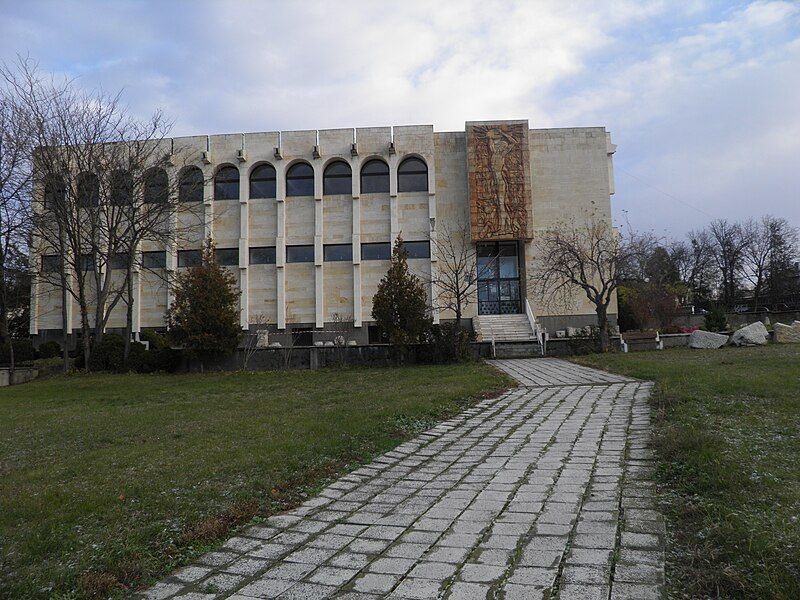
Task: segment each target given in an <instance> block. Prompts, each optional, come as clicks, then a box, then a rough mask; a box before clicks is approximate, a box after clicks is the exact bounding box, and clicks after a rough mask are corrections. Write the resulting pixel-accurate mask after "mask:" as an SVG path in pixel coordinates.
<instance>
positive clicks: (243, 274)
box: [239, 166, 250, 330]
mask: <svg viewBox="0 0 800 600" xmlns="http://www.w3.org/2000/svg"><path fill="white" fill-rule="evenodd" d="M249 201H250V178H249V175H248V169H247V168H245V167H244V166H242V168H241V169H239V289H240V291H241V296H240V299H239V302H240V307H241V309H240V312H239V324H240V325H241V328H242V329H244V330H247V329H249V328H250V300H249V296H248V290H249V287H250V280H249V275H248V268H247V267H248V265H249V263H250V251H249V247H250V221H249V219H250V207H249V205H248V202H249Z"/></svg>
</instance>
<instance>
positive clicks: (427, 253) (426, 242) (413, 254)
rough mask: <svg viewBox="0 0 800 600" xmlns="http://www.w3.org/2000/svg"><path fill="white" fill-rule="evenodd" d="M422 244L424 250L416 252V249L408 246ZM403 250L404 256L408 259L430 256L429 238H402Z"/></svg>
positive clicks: (420, 246)
mask: <svg viewBox="0 0 800 600" xmlns="http://www.w3.org/2000/svg"><path fill="white" fill-rule="evenodd" d="M422 244H424V245H425V246H424V248H425V251H424V252H421V253H420V252H418V251H417V250H413V251H412V250H410V248H414V249H416V248H422V247H423V246H422ZM403 250H405V251H406V258H408V259H409V260H419V259H422V258H430V257H431V241H430V240H408V241H406V240H404V241H403Z"/></svg>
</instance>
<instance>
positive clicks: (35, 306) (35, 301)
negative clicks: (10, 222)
mask: <svg viewBox="0 0 800 600" xmlns="http://www.w3.org/2000/svg"><path fill="white" fill-rule="evenodd" d="M33 242H34V243H32V244H31V247H32V248H36V247H37V244H36V243H35V239H34V240H33ZM37 261H41V253H40V252H37V251H32V252H31V253H30V256H29V257H28V266H29V268H30V272H31V273H32V274H33V277H31V305H30V309H31V315H30V323H29V325H28V331H29V332H30V334H31V335H36V334H37V333H39V278H38V277H36V273H38V272H39V265H38V264H37ZM51 288H52V286H51ZM52 293H53V292H52V290H51V291H50V294H52ZM62 325H63V323H62Z"/></svg>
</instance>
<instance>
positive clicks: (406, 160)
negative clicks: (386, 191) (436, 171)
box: [397, 156, 430, 193]
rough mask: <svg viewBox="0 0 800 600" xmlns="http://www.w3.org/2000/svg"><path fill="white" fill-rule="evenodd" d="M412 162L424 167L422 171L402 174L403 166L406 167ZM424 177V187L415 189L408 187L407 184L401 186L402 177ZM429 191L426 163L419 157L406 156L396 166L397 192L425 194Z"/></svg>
mask: <svg viewBox="0 0 800 600" xmlns="http://www.w3.org/2000/svg"><path fill="white" fill-rule="evenodd" d="M412 162H420V163H422V165H423V166H424V167H425V169H424V170H413V171H406V172H405V173H404V172H403V165H408V164H410V163H412ZM419 175H425V187H424V188H420V189H417V188H416V187H415V186H410V185H409V184H408V183H405V185H404V184H403V181H404V179H403V178H404V177H407V176H412V177H414V176H419ZM429 189H430V182H429V181H428V163H427V162H425V161H424V160H423V159H422V158H420V157H419V156H407V157H406V158H404V159H403V160H402V161H401V162H400V164H399V165H397V192H398V193H400V192H427V191H428V190H429Z"/></svg>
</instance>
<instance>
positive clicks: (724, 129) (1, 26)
mask: <svg viewBox="0 0 800 600" xmlns="http://www.w3.org/2000/svg"><path fill="white" fill-rule="evenodd" d="M0 11H2V14H0V56H2V57H4V58H9V57H11V56H13V53H14V52H17V51H22V52H25V51H29V52H30V53H31V54H32V55H33V56H35V57H37V58H39V59H40V60H41V61H42V66H43V67H44V68H46V69H50V70H54V71H57V72H62V73H66V74H68V75H70V76H78V77H79V81H80V83H81V85H85V86H87V87H93V86H97V85H102V86H103V87H104V88H105V89H108V90H115V89H118V88H120V87H124V88H125V98H126V100H127V101H128V102H129V103H130V106H131V108H132V110H134V111H135V112H137V113H140V114H142V115H146V114H148V113H150V112H152V111H153V110H154V109H156V108H162V109H164V110H165V111H166V112H167V113H168V114H169V115H171V116H172V117H174V118H175V120H176V127H175V131H176V134H194V133H216V132H226V131H228V132H229V131H259V130H274V129H300V128H303V129H306V128H325V127H352V126H365V125H390V124H406V123H433V124H434V126H435V127H436V128H437V129H438V130H440V131H444V130H452V129H462V128H463V125H464V121H466V120H473V119H484V118H493V119H494V118H528V119H529V120H530V122H531V124H532V126H534V127H551V126H579V125H606V126H607V127H608V128H609V129H610V130H611V131H612V134H613V136H614V138H615V141H616V142H617V143H618V144H619V150H618V153H617V156H616V160H617V164H618V166H619V167H620V168H619V169H618V170H617V196H616V197H615V199H614V206H615V208H616V214H617V216H618V218H621V217H622V211H623V210H626V211H627V215H628V216H629V218H630V220H631V222H632V223H633V224H634V225H635V226H637V227H642V228H664V227H667V228H669V229H670V230H672V231H675V232H681V231H683V230H686V229H690V228H692V227H694V226H696V224H697V222H698V221H706V220H708V218H709V215H711V216H729V217H731V218H740V217H743V216H747V215H748V214H749V213H750V212H751V211H752V207H753V206H754V203H753V198H754V196H757V197H758V198H759V202H758V204H757V207H758V210H759V212H763V211H766V210H769V211H771V212H773V213H775V214H781V215H783V216H787V217H790V218H793V219H794V220H795V222H796V224H798V225H800V216H798V214H797V211H798V208H797V207H798V205H800V192H799V191H798V190H799V189H800V186H799V185H798V180H797V175H796V172H797V168H796V164H797V159H798V157H799V156H800V147H799V146H798V144H800V142H799V141H798V140H800V135H798V127H799V126H800V125H799V124H798V119H799V118H800V117H799V116H798V111H797V109H796V107H797V106H798V105H800V14H799V12H800V11H799V9H798V5H797V4H795V3H791V2H781V1H760V2H750V3H741V4H737V5H734V6H732V7H730V6H728V5H726V4H725V3H722V4H719V3H712V2H706V1H704V0H695V1H693V2H681V3H673V2H667V1H666V0H663V1H662V0H654V1H649V2H638V1H633V0H630V1H628V0H615V1H613V2H607V3H597V2H588V1H586V2H577V3H566V2H556V1H537V2H510V1H499V0H493V1H484V2H450V1H445V2H436V3H435V4H434V3H431V2H429V1H427V2H422V1H407V2H402V3H397V2H395V3H388V2H373V1H367V0H365V1H353V2H337V3H328V2H304V3H284V2H254V1H252V2H247V1H242V0H238V1H210V0H209V1H206V2H191V3H189V2H170V3H166V2H151V3H141V2H117V3H113V4H109V3H100V2H88V1H87V2H71V3H40V2H37V3H18V4H10V5H4V6H3V8H2V9H0ZM792 165H795V166H792ZM626 173H631V174H632V176H629V175H627V174H626ZM641 181H645V182H646V185H645V184H643V183H641ZM653 187H655V188H658V189H661V190H664V192H666V193H667V194H669V196H665V195H663V194H661V193H659V192H656V191H655V190H654V189H653ZM670 197H672V198H678V199H679V200H680V201H674V200H672V199H671V198H670ZM682 202H683V203H682ZM687 204H688V205H693V206H696V207H698V208H699V210H695V209H693V208H690V207H689V206H687Z"/></svg>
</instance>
